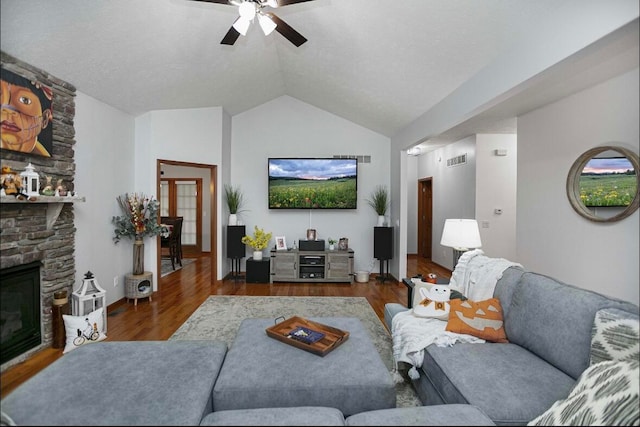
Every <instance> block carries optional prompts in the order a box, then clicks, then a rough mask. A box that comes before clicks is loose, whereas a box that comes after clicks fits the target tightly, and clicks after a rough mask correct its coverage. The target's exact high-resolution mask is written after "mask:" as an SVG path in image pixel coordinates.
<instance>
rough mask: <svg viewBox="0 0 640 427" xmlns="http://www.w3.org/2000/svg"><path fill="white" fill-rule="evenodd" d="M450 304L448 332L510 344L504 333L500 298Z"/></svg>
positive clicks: (460, 301) (452, 301)
mask: <svg viewBox="0 0 640 427" xmlns="http://www.w3.org/2000/svg"><path fill="white" fill-rule="evenodd" d="M450 304H451V309H450V311H449V321H448V322H447V327H446V330H447V331H449V332H455V333H458V334H467V335H473V336H474V337H478V338H482V339H484V340H487V341H493V342H509V341H508V340H507V334H506V333H505V331H504V321H503V320H502V306H501V305H500V301H499V300H498V298H490V299H488V300H484V301H477V302H476V301H471V300H466V301H462V300H460V299H452V300H451V301H450Z"/></svg>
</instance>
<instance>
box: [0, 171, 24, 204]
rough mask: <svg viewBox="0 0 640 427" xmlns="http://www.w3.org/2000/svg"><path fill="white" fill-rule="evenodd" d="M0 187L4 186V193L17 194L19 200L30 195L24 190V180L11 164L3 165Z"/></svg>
mask: <svg viewBox="0 0 640 427" xmlns="http://www.w3.org/2000/svg"><path fill="white" fill-rule="evenodd" d="M0 187H2V195H6V196H15V197H17V198H18V199H19V200H24V199H27V198H28V196H27V195H26V194H24V193H23V192H22V182H21V181H20V178H19V177H18V176H17V174H16V173H15V172H14V171H13V170H11V168H10V167H9V166H2V175H0Z"/></svg>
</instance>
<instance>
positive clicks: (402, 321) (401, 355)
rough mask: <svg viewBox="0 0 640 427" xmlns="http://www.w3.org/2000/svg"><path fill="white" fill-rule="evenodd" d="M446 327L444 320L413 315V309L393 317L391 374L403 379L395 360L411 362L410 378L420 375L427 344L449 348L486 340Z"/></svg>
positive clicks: (396, 380) (394, 377)
mask: <svg viewBox="0 0 640 427" xmlns="http://www.w3.org/2000/svg"><path fill="white" fill-rule="evenodd" d="M446 326H447V321H446V320H439V319H432V318H427V317H416V316H414V315H413V310H408V311H403V312H400V313H398V314H396V315H395V316H393V319H392V320H391V336H392V337H393V358H394V359H395V365H394V369H393V371H392V374H393V379H394V381H395V382H396V383H400V382H403V381H404V380H403V378H402V376H401V375H400V374H399V373H398V362H405V363H408V364H410V365H413V366H412V367H411V369H409V372H408V373H409V377H410V378H411V379H414V380H415V379H418V378H419V377H420V374H419V373H418V370H417V368H420V367H421V366H422V361H423V360H424V349H425V348H426V347H427V346H428V345H430V344H435V345H437V346H439V347H449V346H452V345H453V344H455V343H456V342H472V343H473V342H485V340H483V339H480V338H476V337H474V336H472V335H466V334H456V333H454V332H448V331H445V327H446Z"/></svg>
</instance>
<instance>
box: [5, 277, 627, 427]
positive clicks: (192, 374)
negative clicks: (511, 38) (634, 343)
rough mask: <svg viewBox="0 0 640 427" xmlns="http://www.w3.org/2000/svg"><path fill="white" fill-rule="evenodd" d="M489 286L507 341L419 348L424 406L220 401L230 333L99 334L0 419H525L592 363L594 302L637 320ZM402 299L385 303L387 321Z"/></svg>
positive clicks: (583, 296) (528, 286)
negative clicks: (167, 336) (118, 338)
mask: <svg viewBox="0 0 640 427" xmlns="http://www.w3.org/2000/svg"><path fill="white" fill-rule="evenodd" d="M494 296H495V297H497V298H499V299H500V301H501V304H502V307H503V311H504V320H505V329H506V333H507V337H508V339H509V341H510V342H509V343H506V344H492V343H483V344H456V345H454V346H452V347H437V346H435V345H431V346H429V347H427V349H426V351H425V356H424V358H425V360H424V363H423V364H422V367H421V368H420V377H419V378H418V379H417V380H415V381H414V386H415V388H416V389H417V391H418V395H419V397H420V399H421V401H422V402H423V403H424V406H421V407H412V408H379V409H371V410H361V411H360V412H357V413H353V414H345V413H344V412H343V411H341V410H339V409H337V408H335V407H321V406H299V405H298V404H295V405H289V406H291V407H267V408H262V407H260V408H253V409H242V408H236V409H225V410H220V409H222V408H216V407H215V401H216V398H217V399H218V400H220V399H222V398H224V394H225V389H229V387H226V388H225V387H220V384H217V380H218V379H219V377H220V376H221V372H222V371H223V370H224V365H225V360H226V359H231V358H233V357H235V358H238V357H240V358H241V357H242V354H235V356H234V354H233V352H231V351H227V350H228V349H227V346H226V344H224V343H222V342H216V341H138V342H113V341H103V342H99V343H94V344H91V345H86V346H83V347H80V348H78V349H76V350H74V351H73V352H71V353H69V354H67V355H65V356H64V357H62V358H60V359H59V360H57V361H56V362H54V363H53V364H51V365H50V366H48V367H47V368H45V369H44V370H43V371H42V372H40V373H38V374H37V375H35V376H34V377H32V378H31V379H29V380H27V381H26V382H25V383H23V384H22V385H21V386H19V387H18V388H17V389H16V390H14V391H13V392H11V393H10V394H9V395H8V396H7V397H6V398H4V399H3V400H2V402H0V406H1V409H2V425H9V424H11V423H15V424H17V425H298V426H301V425H501V424H505V425H517V424H526V423H528V422H529V421H530V420H532V419H533V418H535V417H537V416H538V415H540V414H541V413H543V412H545V411H546V410H547V409H548V408H550V407H551V406H552V405H553V404H554V402H556V401H557V400H559V399H563V398H565V397H567V394H568V393H569V392H570V390H571V389H572V388H573V386H574V384H575V383H576V379H577V378H578V377H579V376H580V374H581V373H582V372H583V371H584V370H585V369H586V368H587V367H588V366H589V363H590V358H591V357H592V356H593V354H592V346H591V338H592V326H593V324H594V316H595V315H596V312H598V310H601V309H603V308H612V309H619V310H620V313H622V316H623V317H624V316H626V317H628V318H629V319H634V320H635V322H637V321H638V307H637V306H635V305H633V304H630V303H628V302H624V301H618V300H615V299H612V298H607V297H605V296H602V295H599V294H596V293H593V292H589V291H586V290H583V289H579V288H576V287H573V286H570V285H566V284H563V283H560V282H558V281H557V280H554V279H552V278H549V277H545V276H542V275H540V274H535V273H530V272H525V271H523V270H522V269H519V268H515V267H512V268H509V269H507V270H505V272H504V274H503V276H502V278H501V279H500V280H499V281H498V283H497V285H496V288H495V293H494ZM404 310H407V308H406V307H404V306H402V305H400V304H387V305H386V307H385V322H386V323H387V325H388V327H389V329H390V330H391V322H392V318H393V316H394V315H395V314H397V313H399V312H400V311H404ZM236 353H242V352H241V351H236ZM230 355H231V356H230ZM636 357H637V356H636ZM228 362H229V360H227V364H228ZM237 364H238V360H235V361H234V363H233V364H232V365H234V366H236V365H237ZM236 368H237V366H236ZM265 372H267V370H265ZM216 385H217V386H216ZM274 387H275V388H273V389H269V390H266V391H265V393H274V394H275V393H282V394H287V393H288V394H289V395H292V393H295V390H288V389H287V382H286V381H283V382H282V384H279V385H277V386H274ZM278 387H279V388H278ZM229 390H230V391H229V393H231V394H230V395H229V396H231V395H233V393H235V392H237V391H236V390H231V389H229ZM365 393H366V392H365ZM636 399H637V397H636ZM226 401H229V402H233V399H226ZM232 406H233V405H232ZM283 406H286V405H283ZM327 406H330V405H327Z"/></svg>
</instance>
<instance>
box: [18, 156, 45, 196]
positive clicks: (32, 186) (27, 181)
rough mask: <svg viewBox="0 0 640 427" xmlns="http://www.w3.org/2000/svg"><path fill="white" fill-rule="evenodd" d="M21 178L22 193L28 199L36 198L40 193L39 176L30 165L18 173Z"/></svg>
mask: <svg viewBox="0 0 640 427" xmlns="http://www.w3.org/2000/svg"><path fill="white" fill-rule="evenodd" d="M20 177H21V178H22V191H23V192H24V193H25V194H26V195H27V196H29V197H31V196H38V195H39V194H40V193H38V192H39V191H40V176H38V174H37V173H36V172H35V169H34V167H33V165H32V164H31V163H29V164H28V165H27V167H26V168H24V172H21V173H20Z"/></svg>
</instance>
